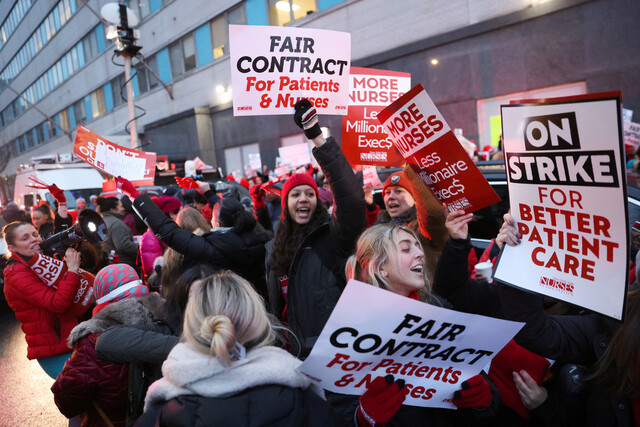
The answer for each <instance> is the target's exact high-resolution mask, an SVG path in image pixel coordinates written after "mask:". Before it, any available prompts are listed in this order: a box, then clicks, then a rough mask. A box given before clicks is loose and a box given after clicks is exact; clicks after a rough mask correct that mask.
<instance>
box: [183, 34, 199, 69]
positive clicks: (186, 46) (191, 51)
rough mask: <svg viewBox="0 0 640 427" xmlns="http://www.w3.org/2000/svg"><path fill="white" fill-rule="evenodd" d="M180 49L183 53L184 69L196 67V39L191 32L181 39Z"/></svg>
mask: <svg viewBox="0 0 640 427" xmlns="http://www.w3.org/2000/svg"><path fill="white" fill-rule="evenodd" d="M182 51H183V53H184V71H185V72H186V71H189V70H193V69H194V68H196V67H197V66H198V64H197V63H196V40H195V38H194V37H193V34H190V35H188V36H187V37H185V38H184V39H182Z"/></svg>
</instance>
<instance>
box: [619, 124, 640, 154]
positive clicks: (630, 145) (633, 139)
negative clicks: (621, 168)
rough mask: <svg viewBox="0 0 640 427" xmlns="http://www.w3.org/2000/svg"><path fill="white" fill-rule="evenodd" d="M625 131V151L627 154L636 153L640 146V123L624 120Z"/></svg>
mask: <svg viewBox="0 0 640 427" xmlns="http://www.w3.org/2000/svg"><path fill="white" fill-rule="evenodd" d="M623 132H624V133H623V137H622V138H623V140H624V147H625V151H626V152H627V154H635V153H636V151H638V147H640V124H638V123H633V122H624V129H623Z"/></svg>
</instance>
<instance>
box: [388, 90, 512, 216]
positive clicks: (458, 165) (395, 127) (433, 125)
mask: <svg viewBox="0 0 640 427" xmlns="http://www.w3.org/2000/svg"><path fill="white" fill-rule="evenodd" d="M378 120H380V123H382V124H383V125H384V127H385V128H386V129H387V132H388V134H389V136H390V137H391V138H392V139H393V142H394V144H395V145H396V148H397V149H398V151H400V153H401V154H402V156H403V157H404V158H405V160H406V161H407V163H408V164H409V165H410V166H411V168H412V169H413V171H414V172H415V173H416V175H418V176H419V177H420V179H421V180H422V181H423V182H424V183H425V185H426V186H427V188H429V189H430V190H431V192H432V193H433V194H434V196H435V198H436V199H437V200H438V201H439V202H440V203H446V204H447V205H448V206H449V209H450V210H463V211H465V212H467V213H469V212H475V211H477V210H478V209H482V208H484V207H486V206H490V205H492V204H494V203H496V202H499V201H500V198H499V197H498V195H497V194H496V192H495V191H493V188H491V186H490V185H489V183H488V182H487V180H486V179H485V178H484V176H483V175H482V173H481V172H480V171H479V170H478V168H477V167H476V165H475V164H474V163H473V161H472V160H471V159H470V158H469V155H468V154H467V153H466V152H465V151H464V149H463V148H462V146H461V145H460V142H458V139H457V138H456V136H455V135H454V133H453V131H452V130H451V128H449V125H448V124H447V122H446V121H445V120H444V117H442V114H440V111H438V109H437V108H436V106H435V104H434V103H433V101H432V100H431V98H430V97H429V95H428V94H427V92H425V90H424V88H423V87H422V85H420V84H419V85H417V86H415V87H414V88H413V89H411V90H410V91H409V92H407V93H406V94H405V95H404V96H402V97H401V98H400V99H398V100H397V101H395V102H394V103H392V104H391V105H389V106H388V107H387V108H385V109H384V110H382V111H381V112H380V113H378Z"/></svg>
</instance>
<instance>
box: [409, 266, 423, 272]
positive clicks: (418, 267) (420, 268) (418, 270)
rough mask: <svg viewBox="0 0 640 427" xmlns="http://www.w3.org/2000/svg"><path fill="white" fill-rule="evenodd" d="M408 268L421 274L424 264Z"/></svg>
mask: <svg viewBox="0 0 640 427" xmlns="http://www.w3.org/2000/svg"><path fill="white" fill-rule="evenodd" d="M410 270H411V271H413V272H414V273H419V274H423V273H424V266H423V265H422V264H418V265H414V266H413V267H411V268H410Z"/></svg>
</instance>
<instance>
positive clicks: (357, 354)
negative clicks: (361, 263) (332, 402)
mask: <svg viewBox="0 0 640 427" xmlns="http://www.w3.org/2000/svg"><path fill="white" fill-rule="evenodd" d="M381 314H384V315H381ZM522 325H523V324H522V323H516V322H509V321H505V320H498V319H493V318H490V317H484V316H478V315H473V314H468V313H460V312H457V311H453V310H447V309H445V308H441V307H436V306H433V305H429V304H425V303H422V302H420V301H416V300H413V299H411V298H406V297H403V296H401V295H397V294H394V293H392V292H389V291H385V290H383V289H380V288H376V287H374V286H371V285H368V284H366V283H362V282H358V281H355V280H350V281H349V283H348V284H347V287H346V288H345V290H344V292H343V293H342V295H341V296H340V300H338V304H337V305H336V307H335V308H334V309H333V312H332V313H331V316H330V317H329V320H328V321H327V324H326V325H325V327H324V329H323V330H322V333H321V334H320V337H319V338H318V341H317V342H316V344H315V345H314V346H313V350H311V354H310V355H309V357H307V359H306V360H305V362H304V363H303V364H302V365H301V366H300V367H299V368H298V370H299V371H300V372H302V373H303V374H305V375H306V376H307V377H308V378H310V379H311V380H312V381H314V382H315V383H316V384H318V385H319V386H320V387H322V388H323V389H325V390H329V391H333V392H336V393H343V394H356V395H361V394H363V393H364V392H365V391H366V390H367V386H368V385H369V384H370V383H371V381H373V379H375V378H376V377H378V376H386V375H388V374H392V375H393V376H394V378H396V379H398V378H402V379H404V380H405V384H406V385H405V386H406V387H407V389H409V395H407V399H406V400H405V402H404V404H405V405H411V406H425V407H434V408H452V409H455V406H454V405H453V403H451V399H452V398H453V392H454V391H456V390H459V389H460V387H461V384H462V383H463V382H464V381H465V380H467V379H469V378H471V377H473V376H474V375H477V374H478V373H480V371H481V370H482V369H483V368H484V367H485V366H486V365H487V364H488V363H489V362H490V361H491V360H492V359H493V357H494V356H495V355H496V354H497V353H498V352H499V351H500V350H501V349H502V348H503V347H504V346H505V345H506V344H507V343H508V342H509V340H510V339H511V338H513V336H514V335H515V334H516V333H517V332H518V331H519V330H520V328H521V327H522Z"/></svg>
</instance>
